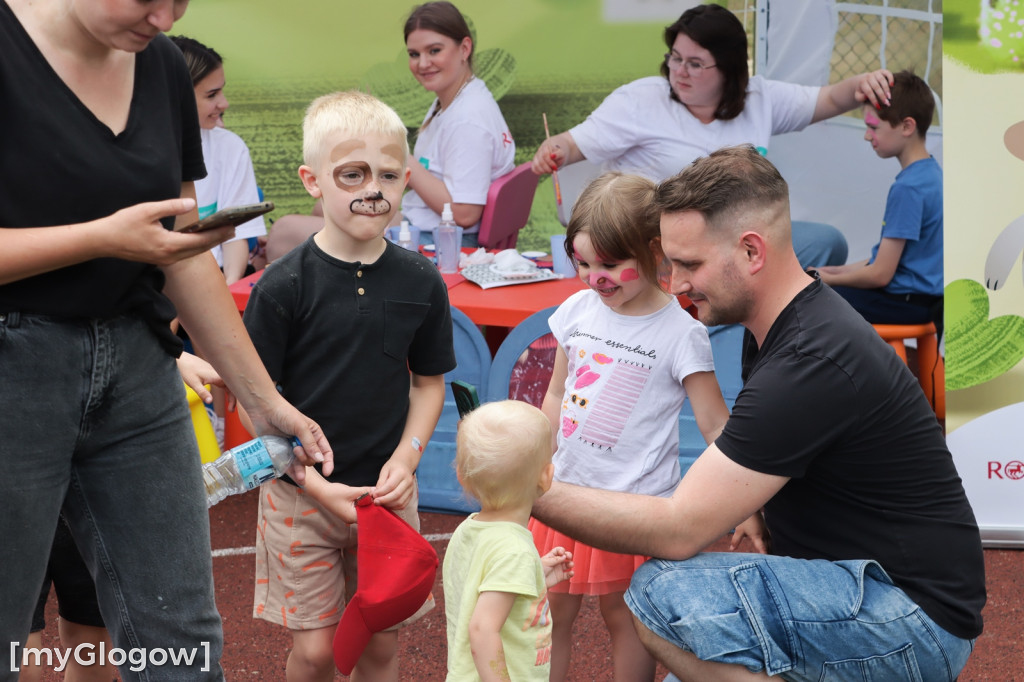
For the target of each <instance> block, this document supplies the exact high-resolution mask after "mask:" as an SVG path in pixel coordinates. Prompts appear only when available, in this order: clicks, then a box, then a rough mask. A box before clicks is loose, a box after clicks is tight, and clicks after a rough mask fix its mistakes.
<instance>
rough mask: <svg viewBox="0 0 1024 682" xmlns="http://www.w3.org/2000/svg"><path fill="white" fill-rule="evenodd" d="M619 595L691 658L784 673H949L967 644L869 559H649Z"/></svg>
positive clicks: (802, 676)
mask: <svg viewBox="0 0 1024 682" xmlns="http://www.w3.org/2000/svg"><path fill="white" fill-rule="evenodd" d="M626 604H627V605H628V606H629V608H630V610H631V611H632V612H633V614H634V615H635V616H636V617H637V619H638V620H639V621H640V622H642V623H643V624H644V625H646V626H647V628H648V629H650V630H651V631H652V632H653V633H654V634H656V635H657V636H659V637H661V638H663V639H665V640H666V641H668V642H671V643H672V644H675V645H676V646H678V647H680V648H682V649H684V650H686V651H689V652H692V653H693V654H695V655H696V656H697V658H700V659H702V660H705V661H717V662H721V663H730V664H735V665H742V666H744V667H746V668H747V669H748V670H750V671H752V672H761V671H765V672H767V673H768V674H769V675H781V676H782V679H785V680H812V681H814V682H826V681H839V680H842V681H846V680H886V681H889V680H927V681H928V682H936V681H939V680H954V679H956V676H957V675H958V674H959V673H960V669H961V668H963V666H964V664H965V663H966V662H967V657H968V656H969V655H970V653H971V650H972V649H973V647H974V641H973V640H965V639H960V638H958V637H954V636H953V635H951V634H949V633H948V632H946V631H945V630H943V629H942V628H940V627H939V626H938V625H936V624H935V623H934V622H933V621H932V620H931V619H930V618H929V617H928V616H927V615H925V613H924V611H922V610H921V608H920V607H919V606H918V605H917V604H916V603H914V602H913V601H911V599H910V598H909V597H908V596H907V595H906V594H905V593H904V592H903V590H901V589H899V588H898V587H895V586H894V585H893V584H892V580H891V579H890V578H889V576H888V575H886V573H885V571H883V570H882V568H881V566H879V565H878V564H877V563H876V562H874V561H837V562H831V561H824V560H805V559H793V558H789V557H777V556H768V555H764V554H740V553H736V554H733V553H729V554H725V553H709V554H698V555H697V556H695V557H693V558H691V559H688V560H686V561H664V560H661V559H652V560H650V561H648V562H647V563H645V564H644V565H643V566H641V567H640V568H639V569H638V570H637V571H636V573H634V574H633V580H632V583H631V585H630V588H629V590H628V591H627V592H626Z"/></svg>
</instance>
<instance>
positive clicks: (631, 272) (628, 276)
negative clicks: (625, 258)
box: [619, 268, 640, 282]
mask: <svg viewBox="0 0 1024 682" xmlns="http://www.w3.org/2000/svg"><path fill="white" fill-rule="evenodd" d="M619 279H620V280H621V281H623V282H633V281H636V280H638V279H640V273H639V272H637V270H636V268H626V269H625V270H623V271H622V276H621V277H620V278H619Z"/></svg>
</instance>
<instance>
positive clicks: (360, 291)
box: [358, 287, 366, 296]
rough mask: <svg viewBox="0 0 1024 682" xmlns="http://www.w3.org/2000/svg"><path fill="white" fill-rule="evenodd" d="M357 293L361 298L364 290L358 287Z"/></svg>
mask: <svg viewBox="0 0 1024 682" xmlns="http://www.w3.org/2000/svg"><path fill="white" fill-rule="evenodd" d="M358 292H359V295H360V296H362V295H363V294H365V293H366V289H363V288H362V287H359V289H358Z"/></svg>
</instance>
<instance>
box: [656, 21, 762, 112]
mask: <svg viewBox="0 0 1024 682" xmlns="http://www.w3.org/2000/svg"><path fill="white" fill-rule="evenodd" d="M680 33H682V34H683V35H685V36H687V37H688V38H689V39H690V40H692V41H693V42H695V43H697V44H698V45H700V46H701V47H703V48H704V49H705V50H707V51H708V52H710V53H711V56H712V57H714V58H715V67H716V68H717V69H718V70H719V71H720V72H721V73H722V101H721V102H720V103H719V105H718V109H716V110H715V118H717V119H721V120H723V121H728V120H729V119H733V118H736V117H737V116H739V115H740V114H741V113H743V106H744V105H745V104H746V98H747V81H748V80H749V79H750V72H749V70H748V67H747V32H746V30H745V29H744V28H743V23H742V22H740V20H739V19H737V18H736V15H735V14H733V13H732V12H730V11H729V10H727V9H726V8H724V7H721V6H719V5H698V6H697V7H691V8H690V9H688V10H686V11H685V12H683V14H682V16H680V17H679V18H678V19H677V20H676V21H675V23H674V24H671V25H670V26H667V27H665V45H667V46H668V49H669V50H671V49H672V45H673V44H675V42H676V38H677V37H679V34H680ZM661 75H662V76H664V77H665V78H668V62H667V60H666V61H663V62H662V63H661ZM672 99H674V100H676V101H677V102H678V101H679V98H678V97H676V93H675V91H672Z"/></svg>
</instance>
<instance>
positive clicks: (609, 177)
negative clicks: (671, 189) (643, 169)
mask: <svg viewBox="0 0 1024 682" xmlns="http://www.w3.org/2000/svg"><path fill="white" fill-rule="evenodd" d="M655 190H656V186H655V184H654V183H653V182H651V181H650V180H648V179H647V178H643V177H640V176H639V175H628V174H626V173H621V172H619V171H609V172H607V173H603V174H602V175H600V176H599V177H598V178H597V179H595V180H594V181H593V182H591V183H590V184H589V185H587V187H586V189H584V190H583V192H581V193H580V196H579V199H577V200H576V205H575V206H573V208H572V216H571V217H570V218H569V225H568V227H567V228H566V230H565V252H566V254H568V256H569V260H570V262H572V264H573V266H575V267H578V263H577V262H576V257H575V252H574V250H573V246H572V242H573V239H575V237H576V235H578V234H580V233H581V232H585V233H586V234H587V236H588V237H590V243H591V244H593V246H594V251H596V252H597V253H598V254H599V255H600V256H601V257H602V258H606V259H608V260H609V261H623V260H629V259H631V258H632V259H636V262H637V265H638V267H639V269H640V272H641V274H642V275H643V276H644V278H646V279H647V280H648V281H650V282H651V283H652V284H657V283H658V279H657V277H658V267H657V262H656V261H655V258H654V253H653V252H652V251H651V241H652V240H653V239H654V238H656V237H657V236H658V234H659V221H660V214H659V213H658V210H657V208H656V207H655V205H654V195H655Z"/></svg>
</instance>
